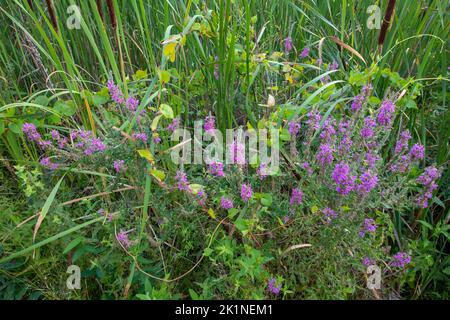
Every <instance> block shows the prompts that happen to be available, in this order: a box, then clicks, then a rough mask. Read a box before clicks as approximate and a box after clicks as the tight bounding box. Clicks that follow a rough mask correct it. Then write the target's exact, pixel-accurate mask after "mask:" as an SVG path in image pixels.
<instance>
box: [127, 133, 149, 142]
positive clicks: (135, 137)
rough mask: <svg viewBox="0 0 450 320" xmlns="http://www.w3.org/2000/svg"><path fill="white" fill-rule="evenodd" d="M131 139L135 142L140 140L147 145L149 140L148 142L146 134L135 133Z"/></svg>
mask: <svg viewBox="0 0 450 320" xmlns="http://www.w3.org/2000/svg"><path fill="white" fill-rule="evenodd" d="M131 138H132V139H133V140H134V141H137V140H140V141H142V142H143V143H147V140H148V137H147V134H145V133H144V132H141V133H139V132H135V133H133V134H132V135H131Z"/></svg>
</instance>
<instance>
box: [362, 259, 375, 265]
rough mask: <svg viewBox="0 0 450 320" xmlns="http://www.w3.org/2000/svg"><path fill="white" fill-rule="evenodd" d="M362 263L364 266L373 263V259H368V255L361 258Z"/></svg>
mask: <svg viewBox="0 0 450 320" xmlns="http://www.w3.org/2000/svg"><path fill="white" fill-rule="evenodd" d="M362 264H363V265H365V266H366V267H368V266H373V265H375V261H374V260H373V259H370V258H369V257H364V259H363V260H362Z"/></svg>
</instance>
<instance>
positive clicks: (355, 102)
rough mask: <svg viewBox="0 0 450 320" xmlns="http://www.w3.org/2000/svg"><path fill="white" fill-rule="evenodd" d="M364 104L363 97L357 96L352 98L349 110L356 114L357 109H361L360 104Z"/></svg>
mask: <svg viewBox="0 0 450 320" xmlns="http://www.w3.org/2000/svg"><path fill="white" fill-rule="evenodd" d="M363 102H364V96H363V95H360V94H359V95H357V96H356V97H354V98H353V102H352V105H351V109H352V111H353V112H357V111H359V109H361V107H362V104H363Z"/></svg>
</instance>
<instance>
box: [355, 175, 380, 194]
mask: <svg viewBox="0 0 450 320" xmlns="http://www.w3.org/2000/svg"><path fill="white" fill-rule="evenodd" d="M359 180H360V181H361V184H360V185H358V191H359V192H360V193H362V194H368V193H369V192H370V191H371V190H372V189H373V188H375V187H376V185H377V184H378V177H377V175H376V174H372V173H371V172H370V171H366V172H364V173H363V174H362V175H361V177H360V178H359Z"/></svg>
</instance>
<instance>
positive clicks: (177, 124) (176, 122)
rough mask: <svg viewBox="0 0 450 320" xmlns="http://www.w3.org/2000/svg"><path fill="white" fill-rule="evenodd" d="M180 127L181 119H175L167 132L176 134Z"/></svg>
mask: <svg viewBox="0 0 450 320" xmlns="http://www.w3.org/2000/svg"><path fill="white" fill-rule="evenodd" d="M179 127H180V119H179V118H175V119H173V120H172V123H171V124H169V125H168V126H167V130H169V131H172V132H174V131H175V130H177V129H178V128H179Z"/></svg>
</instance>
